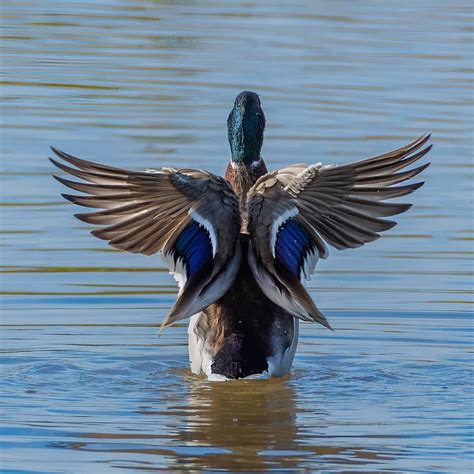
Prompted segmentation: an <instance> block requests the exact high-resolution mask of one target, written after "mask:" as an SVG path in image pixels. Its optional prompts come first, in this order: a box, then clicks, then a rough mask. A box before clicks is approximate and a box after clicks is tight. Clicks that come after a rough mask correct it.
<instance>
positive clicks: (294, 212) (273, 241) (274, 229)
mask: <svg viewBox="0 0 474 474" xmlns="http://www.w3.org/2000/svg"><path fill="white" fill-rule="evenodd" d="M299 213H300V211H299V210H298V208H297V207H296V206H295V207H292V208H291V209H287V210H286V211H285V212H283V214H281V215H280V216H278V218H277V219H275V221H274V222H273V224H272V230H271V234H270V235H271V237H270V248H271V250H272V255H273V258H275V246H276V238H277V235H278V230H279V229H280V226H281V225H282V224H284V223H285V222H286V221H287V220H288V219H291V218H292V217H295V216H297V215H298V214H299Z"/></svg>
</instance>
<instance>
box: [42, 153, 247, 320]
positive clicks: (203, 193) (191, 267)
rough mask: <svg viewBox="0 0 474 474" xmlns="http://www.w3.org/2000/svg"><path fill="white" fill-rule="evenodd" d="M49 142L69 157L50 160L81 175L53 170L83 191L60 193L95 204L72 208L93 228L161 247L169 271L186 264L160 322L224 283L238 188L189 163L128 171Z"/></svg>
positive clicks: (233, 261)
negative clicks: (84, 210)
mask: <svg viewBox="0 0 474 474" xmlns="http://www.w3.org/2000/svg"><path fill="white" fill-rule="evenodd" d="M52 150H53V152H54V153H55V154H56V155H57V156H58V157H59V158H60V159H62V160H63V161H65V162H66V163H68V164H64V163H63V162H61V161H58V160H55V159H51V158H50V160H51V162H52V163H53V164H54V165H55V166H57V167H58V168H59V169H60V170H62V171H64V172H66V173H68V174H70V175H72V176H74V177H76V178H79V179H81V180H83V181H82V182H80V181H73V180H70V179H67V178H64V177H60V176H55V178H56V179H57V180H58V181H59V182H60V183H61V184H63V185H64V186H67V187H69V188H71V189H73V190H75V191H78V192H80V193H83V194H82V195H73V194H63V196H64V198H65V199H67V200H68V201H71V202H72V203H74V204H77V205H80V206H84V207H89V208H96V209H99V210H98V211H94V212H87V213H80V214H76V217H77V218H78V219H79V220H81V221H83V222H87V223H90V224H95V225H98V226H100V227H99V228H98V229H95V230H93V231H92V235H94V236H95V237H97V238H99V239H102V240H107V241H108V242H109V245H111V246H112V247H114V248H117V249H120V250H125V251H127V252H132V253H141V254H144V255H152V254H154V253H157V252H160V251H161V252H163V253H164V254H165V262H167V264H168V265H169V268H170V271H171V272H174V273H176V272H178V271H179V269H182V271H183V272H184V274H180V275H177V276H176V277H177V278H178V280H179V281H180V282H181V283H182V287H181V291H180V294H179V296H178V300H177V302H176V304H175V306H174V307H173V308H172V310H171V312H170V314H169V315H168V317H167V319H166V320H165V322H164V325H165V326H166V325H169V324H171V323H173V322H174V321H177V320H179V319H182V318H185V317H189V316H191V315H192V314H195V313H197V312H199V311H201V310H202V309H204V308H205V307H206V306H208V305H209V304H211V303H213V302H214V301H216V300H217V299H218V298H220V297H221V296H222V294H223V293H224V292H225V291H227V288H228V287H229V286H230V284H231V283H232V281H233V278H234V277H235V274H236V272H237V269H238V262H239V259H240V247H239V246H240V243H239V240H238V238H239V233H240V226H241V223H240V211H239V202H238V199H237V196H236V195H235V194H234V192H233V191H232V189H231V188H230V186H229V185H228V183H227V182H226V181H225V180H224V179H223V178H220V177H218V176H215V175H212V174H211V173H208V172H206V171H200V170H192V169H182V170H174V169H171V168H163V169H161V170H150V171H148V172H142V171H129V170H125V169H121V168H115V167H112V166H108V165H102V164H99V163H94V162H91V161H86V160H83V159H80V158H77V157H74V156H72V155H69V154H67V153H64V152H62V151H60V150H57V149H56V148H52ZM69 165H72V166H69Z"/></svg>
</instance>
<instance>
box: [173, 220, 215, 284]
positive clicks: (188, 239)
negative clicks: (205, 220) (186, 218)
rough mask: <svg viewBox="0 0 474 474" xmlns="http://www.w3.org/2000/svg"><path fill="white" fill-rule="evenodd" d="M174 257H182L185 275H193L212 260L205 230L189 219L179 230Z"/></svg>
mask: <svg viewBox="0 0 474 474" xmlns="http://www.w3.org/2000/svg"><path fill="white" fill-rule="evenodd" d="M174 258H175V259H176V260H177V259H178V258H182V259H183V261H184V263H185V265H186V270H187V276H188V277H192V276H194V275H195V274H196V273H197V272H198V271H199V270H201V268H202V267H203V266H204V265H205V264H206V263H208V262H209V261H211V260H212V246H211V242H210V239H209V234H208V232H207V230H206V229H205V228H204V227H202V226H201V225H199V224H198V223H197V222H195V221H191V222H190V223H189V224H188V225H187V226H186V227H185V228H184V230H183V231H182V232H181V234H180V236H179V237H178V238H177V240H176V243H175V251H174Z"/></svg>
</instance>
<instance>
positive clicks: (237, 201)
mask: <svg viewBox="0 0 474 474" xmlns="http://www.w3.org/2000/svg"><path fill="white" fill-rule="evenodd" d="M227 131H228V141H229V145H230V152H231V157H230V160H229V162H228V164H227V168H226V170H225V175H224V176H223V177H221V176H218V175H216V174H213V173H211V172H209V171H205V170H200V169H188V168H183V169H175V168H168V167H163V168H160V169H147V170H145V171H132V170H128V169H123V168H120V167H115V166H112V165H111V164H100V163H96V162H92V161H86V160H84V159H81V158H77V157H75V156H72V155H70V154H68V153H65V152H63V151H60V150H59V149H57V148H54V147H51V149H52V151H53V153H54V154H55V155H56V157H55V158H50V160H51V162H52V163H53V164H54V165H55V166H56V167H57V168H59V170H61V171H63V172H65V173H66V174H67V175H69V176H68V177H64V176H63V175H61V176H59V175H55V176H54V177H55V178H56V180H58V181H59V182H60V183H61V184H62V185H65V186H67V187H68V188H71V189H72V190H74V191H76V192H79V193H80V194H67V193H65V194H62V196H63V197H64V198H65V199H66V200H67V201H70V202H71V203H73V204H75V205H78V206H83V207H86V208H92V209H94V210H93V211H92V212H81V213H78V214H75V217H76V218H78V219H79V220H80V221H82V222H85V223H88V224H92V225H94V226H96V228H95V229H94V230H92V232H91V234H92V235H93V236H94V237H97V238H99V239H102V240H105V241H107V242H108V244H109V245H110V246H112V247H113V248H115V249H119V250H122V251H126V252H131V253H138V254H144V255H154V254H157V253H161V255H162V257H163V260H164V262H165V264H166V265H167V267H168V269H169V271H170V273H171V274H172V275H173V276H174V277H175V279H176V281H177V283H178V287H179V291H178V295H177V299H176V302H175V304H174V305H173V307H172V308H171V310H170V312H169V314H168V315H167V316H166V318H165V319H164V321H163V323H162V329H164V328H166V327H169V326H170V325H172V324H174V323H176V322H178V321H182V320H186V319H189V325H188V339H189V344H188V346H189V359H190V366H191V371H192V372H193V373H195V374H204V375H205V376H207V377H208V378H209V379H210V380H229V379H246V378H253V377H259V376H264V377H269V378H270V377H281V376H283V375H286V374H288V373H289V372H290V370H291V367H292V364H293V360H294V356H295V351H296V347H297V343H298V334H299V321H307V322H316V323H319V324H321V325H322V326H324V327H326V328H328V329H331V330H332V327H331V325H330V324H329V322H328V320H327V318H326V317H325V316H324V315H323V313H322V312H321V311H320V310H319V309H318V308H317V306H316V305H315V303H314V301H313V300H312V298H311V297H310V295H309V293H308V291H307V290H306V288H305V282H306V281H307V280H309V278H310V277H311V275H312V274H313V273H314V272H315V268H316V264H317V262H318V260H319V259H326V258H327V257H328V254H329V252H328V247H333V248H335V249H337V250H345V249H353V248H357V247H361V246H363V245H365V244H367V243H369V242H373V241H375V240H377V239H378V238H379V237H380V235H381V233H382V232H385V231H387V230H389V229H391V228H393V227H394V226H395V225H396V222H395V221H394V220H392V219H387V218H388V217H392V216H395V215H399V214H401V213H403V212H405V211H407V210H408V209H409V208H410V207H411V205H412V204H410V203H400V202H387V201H391V200H392V199H395V198H400V197H403V196H406V195H409V194H411V193H413V192H414V191H416V190H417V189H419V188H420V187H421V186H422V185H423V184H424V183H423V181H417V182H410V183H408V184H406V183H405V184H400V183H404V182H405V181H407V180H411V178H414V177H416V176H417V175H419V174H420V173H421V172H422V171H423V170H425V169H426V167H427V166H429V164H430V163H425V164H422V165H419V164H417V166H416V167H411V168H410V169H406V168H407V167H409V166H410V165H412V164H413V163H415V162H417V161H418V160H420V159H421V158H422V157H424V156H425V155H426V154H427V153H428V152H429V150H430V149H431V147H432V145H431V144H428V141H429V139H430V134H429V133H426V134H424V135H422V136H420V137H419V138H417V139H416V140H414V141H412V142H410V143H408V144H407V145H405V146H402V147H401V148H398V149H395V150H393V151H390V152H387V153H383V154H380V155H376V156H373V157H372V158H367V159H362V160H359V161H352V162H349V163H346V164H340V165H323V164H322V163H321V162H317V163H313V164H301V163H298V164H292V165H289V166H286V167H284V168H281V169H277V170H275V171H270V172H269V171H268V170H267V166H266V164H265V161H264V160H263V158H262V154H261V150H262V145H263V140H264V131H265V115H264V112H263V109H262V105H261V101H260V97H259V96H258V94H257V93H255V92H251V91H243V92H241V93H240V94H238V95H237V97H236V99H235V102H234V106H233V108H232V110H231V112H230V114H229V116H228V119H227ZM71 177H72V178H76V179H70V178H71Z"/></svg>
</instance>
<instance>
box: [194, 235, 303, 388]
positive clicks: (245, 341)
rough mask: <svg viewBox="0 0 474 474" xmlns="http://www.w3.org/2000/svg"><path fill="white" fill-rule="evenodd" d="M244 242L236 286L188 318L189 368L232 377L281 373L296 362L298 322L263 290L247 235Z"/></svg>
mask: <svg viewBox="0 0 474 474" xmlns="http://www.w3.org/2000/svg"><path fill="white" fill-rule="evenodd" d="M240 240H241V245H242V259H241V264H240V268H239V271H238V273H237V276H236V278H235V280H234V282H233V284H232V286H231V287H230V288H229V290H228V291H227V292H226V294H225V295H224V296H223V297H222V298H221V299H220V300H218V301H217V302H216V303H214V304H212V305H211V306H209V307H208V308H206V310H205V311H203V312H202V313H199V314H198V315H196V316H194V317H193V318H192V320H191V322H190V326H189V354H190V358H191V369H192V370H193V372H195V373H200V372H204V373H205V374H206V375H208V376H209V375H211V374H213V375H215V376H217V377H219V376H222V377H225V378H228V379H237V378H244V377H248V376H250V375H254V374H261V373H265V372H267V373H268V375H269V376H281V375H284V374H285V373H287V372H288V371H289V370H290V368H291V364H292V362H293V358H294V353H295V350H296V344H297V339H298V322H297V320H295V318H293V316H291V315H290V314H289V313H288V312H286V311H285V310H283V309H282V308H280V307H279V306H277V305H275V304H274V303H272V302H271V301H270V300H269V299H268V298H267V297H266V296H265V295H264V294H263V293H262V291H261V290H260V287H259V286H258V284H257V282H256V281H255V279H254V277H253V274H252V272H251V270H250V267H249V264H248V260H247V253H248V252H247V236H246V235H244V234H242V235H241V239H240Z"/></svg>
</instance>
